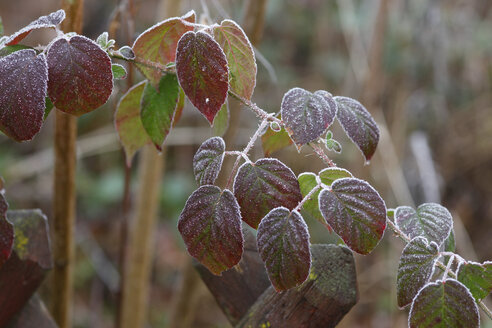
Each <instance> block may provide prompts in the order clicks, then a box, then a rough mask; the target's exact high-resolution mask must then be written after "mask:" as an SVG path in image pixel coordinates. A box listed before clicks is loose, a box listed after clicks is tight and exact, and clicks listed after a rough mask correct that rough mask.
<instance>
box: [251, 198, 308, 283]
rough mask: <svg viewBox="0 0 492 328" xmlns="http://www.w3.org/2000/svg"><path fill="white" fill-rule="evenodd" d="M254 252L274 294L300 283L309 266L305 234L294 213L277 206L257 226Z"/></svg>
mask: <svg viewBox="0 0 492 328" xmlns="http://www.w3.org/2000/svg"><path fill="white" fill-rule="evenodd" d="M257 238H258V252H259V253H260V256H261V259H262V260H263V262H265V267H266V269H267V273H268V278H270V281H271V282H272V285H273V287H275V289H276V290H277V291H282V290H286V289H289V288H292V287H295V286H298V285H300V284H301V283H303V282H304V281H305V280H306V278H307V276H308V274H309V268H310V267H311V253H310V251H309V232H308V227H307V225H306V223H305V222H304V220H303V218H302V217H301V215H300V214H299V213H298V212H297V211H293V212H291V211H289V210H288V209H287V208H285V207H277V208H275V209H273V210H272V211H271V212H270V213H268V214H267V215H266V216H265V218H264V219H263V220H262V221H261V223H260V225H259V227H258V236H257Z"/></svg>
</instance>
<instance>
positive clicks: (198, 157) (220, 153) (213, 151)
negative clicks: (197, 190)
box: [193, 137, 225, 186]
mask: <svg viewBox="0 0 492 328" xmlns="http://www.w3.org/2000/svg"><path fill="white" fill-rule="evenodd" d="M224 152H225V142H224V139H222V138H221V137H213V138H210V139H207V140H205V141H204V142H203V143H202V145H201V146H200V148H198V150H197V152H196V153H195V156H194V157H193V172H194V173H195V180H196V182H197V183H198V185H200V186H203V185H206V184H214V182H215V179H217V176H218V175H219V172H220V168H221V167H222V161H223V160H224Z"/></svg>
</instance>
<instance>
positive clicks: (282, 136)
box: [261, 126, 292, 156]
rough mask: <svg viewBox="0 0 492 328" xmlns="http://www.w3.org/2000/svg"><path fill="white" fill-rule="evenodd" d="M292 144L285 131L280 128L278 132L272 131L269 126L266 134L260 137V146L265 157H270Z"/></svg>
mask: <svg viewBox="0 0 492 328" xmlns="http://www.w3.org/2000/svg"><path fill="white" fill-rule="evenodd" d="M291 144H292V139H291V138H290V137H289V134H288V133H287V131H285V129H284V128H282V129H281V130H280V131H279V132H275V131H273V130H272V127H271V126H269V127H268V129H267V130H266V132H265V133H264V134H263V135H262V136H261V145H262V147H263V153H264V154H265V156H270V155H271V154H272V153H274V152H276V151H279V150H280V149H283V148H285V147H287V146H290V145H291Z"/></svg>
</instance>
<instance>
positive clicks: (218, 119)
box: [213, 101, 229, 136]
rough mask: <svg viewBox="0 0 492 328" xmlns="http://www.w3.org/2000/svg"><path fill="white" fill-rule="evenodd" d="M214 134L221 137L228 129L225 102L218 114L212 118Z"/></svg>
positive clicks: (226, 105) (227, 112)
mask: <svg viewBox="0 0 492 328" xmlns="http://www.w3.org/2000/svg"><path fill="white" fill-rule="evenodd" d="M213 127H214V134H215V135H216V136H223V135H224V134H225V133H226V131H227V128H228V127H229V105H228V103H227V101H226V102H225V103H224V104H223V105H222V107H221V108H220V110H219V112H218V113H217V115H216V116H215V118H214V124H213Z"/></svg>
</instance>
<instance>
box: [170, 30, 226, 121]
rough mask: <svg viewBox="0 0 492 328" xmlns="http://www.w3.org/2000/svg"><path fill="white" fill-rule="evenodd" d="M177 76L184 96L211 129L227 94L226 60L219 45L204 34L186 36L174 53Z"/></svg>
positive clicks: (189, 33)
mask: <svg viewBox="0 0 492 328" xmlns="http://www.w3.org/2000/svg"><path fill="white" fill-rule="evenodd" d="M176 74H177V75H178V80H179V84H180V85H181V88H183V90H184V92H185V94H186V96H187V97H188V98H189V99H190V101H191V102H192V103H193V105H194V106H195V107H196V108H197V109H198V110H199V111H200V113H202V114H203V115H204V116H205V117H206V118H207V120H208V121H209V122H210V124H211V125H212V123H213V121H214V117H215V115H216V114H217V113H218V112H219V110H220V108H221V106H222V105H223V104H224V102H225V101H226V98H227V91H228V90H229V79H228V76H229V69H228V67H227V59H226V56H225V54H224V52H223V51H222V49H221V48H220V46H219V44H218V43H217V42H215V40H214V39H212V37H211V36H210V35H208V34H207V33H205V32H197V33H195V32H186V33H185V34H184V35H183V36H182V37H181V39H180V40H179V42H178V48H177V50H176Z"/></svg>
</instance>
